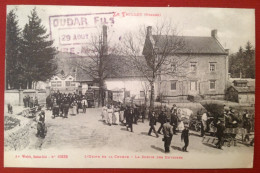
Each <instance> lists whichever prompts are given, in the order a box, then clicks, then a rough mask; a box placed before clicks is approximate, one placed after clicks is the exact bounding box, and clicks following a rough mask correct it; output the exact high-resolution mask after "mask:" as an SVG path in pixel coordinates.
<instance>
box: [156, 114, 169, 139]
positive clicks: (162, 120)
mask: <svg viewBox="0 0 260 173" xmlns="http://www.w3.org/2000/svg"><path fill="white" fill-rule="evenodd" d="M166 118H167V116H166V113H165V110H162V112H161V113H160V114H159V117H158V121H159V123H161V126H160V127H159V129H158V131H157V133H159V134H161V130H162V128H163V124H164V123H166Z"/></svg>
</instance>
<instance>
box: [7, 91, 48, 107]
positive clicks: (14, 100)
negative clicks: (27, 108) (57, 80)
mask: <svg viewBox="0 0 260 173" xmlns="http://www.w3.org/2000/svg"><path fill="white" fill-rule="evenodd" d="M21 92H22V93H21V95H20V94H19V90H6V91H5V104H8V103H10V104H12V105H15V106H18V105H19V104H20V106H22V105H23V97H24V96H27V95H29V96H30V97H35V96H37V98H38V102H39V103H40V104H45V102H46V91H45V90H33V89H28V90H22V91H21ZM20 96H21V97H22V98H21V100H20ZM19 101H20V102H21V103H19Z"/></svg>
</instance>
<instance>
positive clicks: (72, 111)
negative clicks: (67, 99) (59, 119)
mask: <svg viewBox="0 0 260 173" xmlns="http://www.w3.org/2000/svg"><path fill="white" fill-rule="evenodd" d="M71 106H72V110H71V114H72V115H76V114H77V102H76V100H75V101H73V102H72V104H71Z"/></svg>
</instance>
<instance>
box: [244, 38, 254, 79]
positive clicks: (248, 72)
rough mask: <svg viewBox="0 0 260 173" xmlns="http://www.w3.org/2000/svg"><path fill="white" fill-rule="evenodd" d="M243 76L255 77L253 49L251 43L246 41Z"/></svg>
mask: <svg viewBox="0 0 260 173" xmlns="http://www.w3.org/2000/svg"><path fill="white" fill-rule="evenodd" d="M244 54H245V64H244V65H245V66H246V69H245V77H246V78H255V50H254V48H253V46H252V45H251V43H250V42H249V41H248V42H247V44H246V47H245V52H244Z"/></svg>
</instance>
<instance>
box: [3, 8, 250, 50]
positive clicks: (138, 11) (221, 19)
mask: <svg viewBox="0 0 260 173" xmlns="http://www.w3.org/2000/svg"><path fill="white" fill-rule="evenodd" d="M34 7H36V10H37V13H38V16H39V17H40V18H41V19H42V24H43V25H44V26H45V27H46V29H47V32H48V33H50V31H51V35H52V39H54V45H55V47H57V48H58V49H59V50H64V51H67V50H69V51H70V50H72V51H76V53H79V54H80V52H81V51H80V50H79V49H78V47H79V45H80V44H81V43H82V42H84V41H85V40H84V39H89V35H90V34H91V33H93V32H96V29H95V27H96V26H97V25H99V24H100V23H101V21H102V18H106V19H105V22H107V23H108V26H109V32H108V34H109V35H110V36H111V37H113V40H114V41H120V38H121V37H123V36H124V34H125V33H127V32H133V33H136V32H138V29H139V26H141V25H145V26H154V25H155V24H156V23H157V22H158V21H162V20H164V19H167V20H172V22H173V24H174V26H175V27H176V28H177V29H178V31H179V35H184V36H211V30H213V29H217V30H218V39H219V41H220V43H221V44H222V45H223V47H224V48H226V49H230V53H234V52H236V51H238V49H239V47H240V46H242V47H245V44H246V43H247V41H250V42H251V43H252V45H253V46H254V45H255V10H254V9H235V8H232V9H231V8H182V7H175V8H174V7H160V8H152V7H149V8H145V7H86V6H29V5H26V6H25V5H17V6H15V5H14V6H7V13H8V12H9V11H10V10H12V9H15V10H16V11H15V12H16V15H17V16H18V20H19V26H20V27H21V28H23V27H24V25H25V24H26V23H27V22H28V17H27V16H29V15H30V13H31V10H32V9H33V8H34ZM97 13H109V14H97ZM126 13H128V14H129V15H128V16H124V15H125V14H126ZM84 14H88V15H84ZM115 14H116V15H117V16H114V15H115ZM145 14H150V15H149V16H145ZM151 14H152V15H153V16H151ZM57 15H66V16H57ZM140 15H141V16H140ZM50 16H52V17H50ZM82 17H86V18H87V19H86V20H87V22H86V21H78V22H81V24H84V22H85V23H86V27H85V28H84V30H83V28H82V26H81V27H79V26H76V23H75V26H67V27H61V26H58V25H61V23H59V22H58V21H63V20H64V21H65V20H66V22H68V19H69V18H70V19H72V20H74V22H75V19H76V18H77V19H78V20H80V19H82ZM110 18H113V19H110ZM94 21H97V23H94ZM55 22H56V23H55ZM82 22H83V23H82ZM103 22H104V21H103ZM68 35H69V36H68ZM87 35H88V36H87ZM66 36H68V37H69V38H68V37H66ZM74 36H77V37H75V39H74V40H73V41H72V38H73V37H74ZM80 39H81V40H80ZM72 45H73V46H72ZM71 47H72V48H73V47H74V48H75V49H74V50H73V49H70V48H71Z"/></svg>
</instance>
